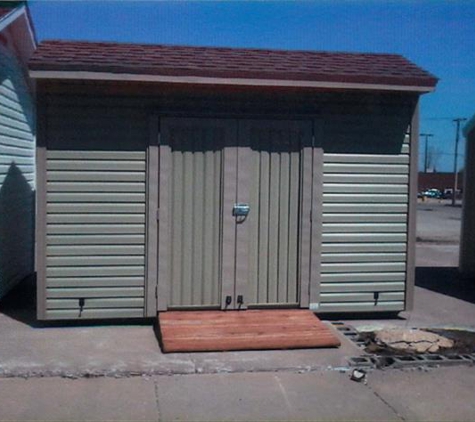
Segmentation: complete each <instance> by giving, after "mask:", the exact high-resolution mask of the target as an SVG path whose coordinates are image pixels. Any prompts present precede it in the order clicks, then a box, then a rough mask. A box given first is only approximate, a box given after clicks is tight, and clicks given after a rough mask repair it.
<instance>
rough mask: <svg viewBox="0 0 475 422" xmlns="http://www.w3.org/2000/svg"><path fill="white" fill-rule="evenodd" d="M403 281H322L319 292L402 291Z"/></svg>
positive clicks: (403, 287)
mask: <svg viewBox="0 0 475 422" xmlns="http://www.w3.org/2000/svg"><path fill="white" fill-rule="evenodd" d="M404 289H405V284H404V282H387V281H386V282H374V283H322V285H321V286H320V292H321V293H350V292H390V291H399V292H403V291H404Z"/></svg>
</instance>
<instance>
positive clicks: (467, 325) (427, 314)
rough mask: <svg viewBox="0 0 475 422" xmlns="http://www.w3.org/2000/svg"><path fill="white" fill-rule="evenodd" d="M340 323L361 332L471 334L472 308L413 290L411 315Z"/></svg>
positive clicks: (473, 324)
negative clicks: (451, 330)
mask: <svg viewBox="0 0 475 422" xmlns="http://www.w3.org/2000/svg"><path fill="white" fill-rule="evenodd" d="M344 321H345V322H346V323H348V324H351V325H353V326H354V327H355V328H356V329H358V330H364V331H373V330H380V329H383V328H389V327H404V328H413V327H416V328H427V327H432V328H437V327H446V328H461V329H469V330H475V304H473V303H470V302H466V301H464V300H461V299H457V298H454V297H450V296H447V295H443V294H440V293H436V292H433V291H431V290H428V289H424V288H421V287H416V288H415V294H414V310H413V311H411V312H401V313H400V314H399V317H398V318H392V319H381V318H374V319H364V320H363V319H347V320H344Z"/></svg>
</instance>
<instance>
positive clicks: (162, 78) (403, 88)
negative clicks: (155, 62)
mask: <svg viewBox="0 0 475 422" xmlns="http://www.w3.org/2000/svg"><path fill="white" fill-rule="evenodd" d="M30 77H31V78H34V79H60V80H87V81H118V82H119V81H122V82H149V83H150V82H155V83H168V84H189V85H228V86H249V87H259V86H260V87H282V88H308V89H332V90H360V91H395V92H411V93H418V94H423V93H428V92H432V91H434V89H435V87H428V86H415V85H389V84H369V83H366V84H365V83H354V82H328V81H301V80H299V81H296V80H279V79H247V78H219V77H203V76H169V75H146V74H133V73H109V72H89V71H69V70H67V71H61V70H34V69H33V70H30Z"/></svg>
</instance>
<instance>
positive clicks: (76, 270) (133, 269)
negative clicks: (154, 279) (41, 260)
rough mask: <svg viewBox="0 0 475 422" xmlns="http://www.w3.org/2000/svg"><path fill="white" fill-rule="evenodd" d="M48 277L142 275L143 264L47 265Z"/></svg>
mask: <svg viewBox="0 0 475 422" xmlns="http://www.w3.org/2000/svg"><path fill="white" fill-rule="evenodd" d="M46 274H47V276H48V277H100V276H107V277H111V276H118V277H119V276H130V275H133V276H143V275H144V274H145V269H144V267H143V266H118V265H117V266H113V267H48V268H47V269H46Z"/></svg>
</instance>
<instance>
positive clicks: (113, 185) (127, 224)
mask: <svg viewBox="0 0 475 422" xmlns="http://www.w3.org/2000/svg"><path fill="white" fill-rule="evenodd" d="M47 108H48V110H47V128H48V129H47V130H48V131H47V140H46V141H47V147H48V149H47V153H46V211H47V215H46V251H45V252H46V295H45V296H46V309H45V317H46V318H47V319H74V318H119V317H143V316H144V301H145V253H146V251H145V244H146V234H145V233H146V166H147V162H146V147H145V145H146V143H147V140H148V123H147V118H146V116H145V115H143V114H140V113H137V112H136V111H134V110H127V109H126V110H121V109H105V108H102V109H100V108H99V109H97V108H92V109H83V108H79V107H74V106H71V107H58V106H57V105H56V104H55V103H54V102H52V103H49V105H48V106H47Z"/></svg>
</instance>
